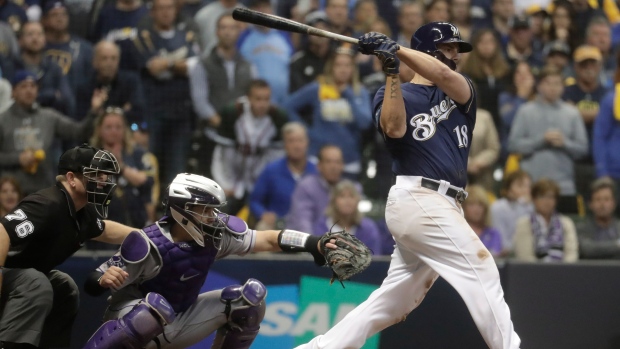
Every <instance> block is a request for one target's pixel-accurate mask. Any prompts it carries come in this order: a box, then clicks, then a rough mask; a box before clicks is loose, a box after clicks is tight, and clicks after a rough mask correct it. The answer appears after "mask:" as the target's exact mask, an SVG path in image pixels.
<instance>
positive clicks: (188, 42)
mask: <svg viewBox="0 0 620 349" xmlns="http://www.w3.org/2000/svg"><path fill="white" fill-rule="evenodd" d="M176 11H177V8H176V5H175V3H174V0H155V1H153V7H152V8H151V12H150V16H151V17H152V18H153V25H152V27H150V28H148V29H146V28H145V29H144V30H142V31H141V32H140V37H139V38H138V40H134V48H133V50H134V55H135V57H136V58H137V59H138V61H139V62H140V63H139V65H140V66H141V67H142V69H141V72H142V82H143V86H144V96H145V98H146V100H148V101H149V103H147V104H146V115H147V122H148V125H149V139H150V143H151V144H150V147H149V150H150V151H151V152H153V155H155V157H157V159H158V160H159V164H160V167H159V169H160V175H161V178H160V179H161V181H162V182H163V183H169V182H170V181H172V179H173V178H174V176H176V174H177V173H181V172H183V171H185V167H186V162H187V156H188V152H189V142H188V140H189V139H190V137H191V134H192V126H193V123H194V114H193V113H192V102H191V97H190V89H189V79H188V77H187V59H188V58H189V57H191V56H193V55H194V52H193V50H192V46H193V44H194V42H193V41H192V40H193V38H192V36H191V35H187V34H188V33H187V31H186V30H179V29H178V28H176V27H175V25H174V20H175V18H176Z"/></svg>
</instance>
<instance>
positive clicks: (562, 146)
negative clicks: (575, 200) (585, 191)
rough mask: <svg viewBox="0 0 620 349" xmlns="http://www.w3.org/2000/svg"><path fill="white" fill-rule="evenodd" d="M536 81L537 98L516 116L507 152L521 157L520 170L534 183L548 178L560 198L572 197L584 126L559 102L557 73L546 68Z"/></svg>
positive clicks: (582, 151) (571, 109)
mask: <svg viewBox="0 0 620 349" xmlns="http://www.w3.org/2000/svg"><path fill="white" fill-rule="evenodd" d="M539 79H540V80H539V82H538V85H537V87H538V92H539V96H538V97H537V98H536V100H534V101H531V102H528V103H526V104H525V105H523V106H522V107H521V108H519V111H518V112H517V116H516V117H515V120H514V123H513V125H512V128H511V130H510V136H509V138H508V150H509V151H510V152H511V153H517V154H520V155H521V156H522V159H521V167H522V168H523V169H524V170H525V171H527V172H528V173H529V174H530V175H531V176H532V179H533V180H534V181H538V180H539V179H541V178H543V177H546V178H550V179H552V180H554V181H555V182H557V183H558V185H559V186H560V188H561V189H560V191H561V193H562V195H575V194H576V188H575V172H574V161H575V160H576V159H579V158H582V157H583V156H585V155H587V153H588V136H587V134H586V130H585V126H584V124H583V120H582V119H581V115H579V110H577V108H576V107H575V106H573V105H570V104H568V103H566V102H564V101H562V100H561V99H560V97H561V96H562V93H563V92H564V86H563V83H562V75H561V73H560V72H559V71H558V70H556V69H555V68H552V67H546V68H545V69H543V70H542V72H541V74H540V77H539Z"/></svg>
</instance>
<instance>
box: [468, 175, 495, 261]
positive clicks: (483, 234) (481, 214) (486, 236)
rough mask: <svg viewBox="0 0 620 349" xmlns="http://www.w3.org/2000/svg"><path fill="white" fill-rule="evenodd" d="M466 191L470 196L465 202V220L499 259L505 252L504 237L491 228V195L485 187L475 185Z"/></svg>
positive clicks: (469, 186)
mask: <svg viewBox="0 0 620 349" xmlns="http://www.w3.org/2000/svg"><path fill="white" fill-rule="evenodd" d="M466 190H467V193H468V194H469V195H467V199H466V200H465V201H464V202H463V213H464V215H465V220H466V221H467V223H469V226H470V227H471V229H472V230H473V231H474V232H475V233H476V235H478V237H479V238H480V241H482V243H483V244H484V246H485V247H486V248H487V249H488V250H489V252H491V254H492V255H493V257H499V256H500V254H501V253H502V251H503V249H502V236H501V235H500V233H499V231H498V230H497V229H495V228H493V227H491V219H490V217H491V215H490V214H489V194H488V193H487V192H486V190H484V188H483V187H481V186H479V185H475V184H474V185H468V186H467V189H466Z"/></svg>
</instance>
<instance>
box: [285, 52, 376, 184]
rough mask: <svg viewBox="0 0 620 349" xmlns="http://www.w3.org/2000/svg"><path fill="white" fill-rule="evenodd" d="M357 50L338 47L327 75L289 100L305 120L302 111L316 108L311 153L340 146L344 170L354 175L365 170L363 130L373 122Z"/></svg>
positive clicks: (294, 114) (294, 112) (290, 108)
mask: <svg viewBox="0 0 620 349" xmlns="http://www.w3.org/2000/svg"><path fill="white" fill-rule="evenodd" d="M354 54H355V53H354V52H353V51H352V50H351V49H350V48H349V47H340V48H338V49H336V51H335V52H334V54H333V55H332V56H331V57H330V58H329V59H328V60H327V62H326V63H325V70H324V73H323V75H321V76H319V78H318V79H317V81H315V82H312V83H310V84H308V85H306V86H304V87H302V88H301V89H299V90H297V91H296V92H295V93H293V94H292V95H291V96H290V97H289V100H288V102H287V103H286V104H285V107H286V109H287V110H288V111H289V115H290V118H291V120H292V121H300V122H304V120H302V119H301V118H300V117H299V113H300V112H301V111H303V110H308V109H310V110H312V114H311V115H312V123H311V125H308V134H309V136H310V148H309V151H308V154H309V155H310V156H314V157H315V156H316V155H317V153H318V150H319V149H320V148H321V147H322V146H323V145H325V144H334V145H336V146H338V147H339V148H340V149H342V153H343V156H344V161H345V169H344V172H345V174H346V175H348V176H350V177H351V178H356V177H357V175H358V174H359V173H360V171H361V150H360V149H361V134H362V133H363V131H364V130H366V129H367V128H368V127H370V124H371V122H372V117H371V112H370V110H371V107H370V96H369V94H368V91H367V90H366V88H364V87H363V86H362V84H361V83H360V80H359V74H358V70H357V67H356V65H355V61H354Z"/></svg>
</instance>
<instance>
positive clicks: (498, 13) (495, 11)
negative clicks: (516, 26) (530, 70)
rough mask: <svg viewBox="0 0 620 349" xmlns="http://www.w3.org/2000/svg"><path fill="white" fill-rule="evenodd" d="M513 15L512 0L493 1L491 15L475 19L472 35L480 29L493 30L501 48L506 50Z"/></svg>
mask: <svg viewBox="0 0 620 349" xmlns="http://www.w3.org/2000/svg"><path fill="white" fill-rule="evenodd" d="M514 15H515V6H514V1H513V0H493V3H492V5H491V15H490V16H489V17H485V18H482V19H477V20H476V21H475V23H474V28H473V29H472V33H475V32H476V31H478V30H479V29H482V28H491V29H494V30H495V31H496V32H497V33H498V34H499V36H500V39H501V42H502V48H503V49H506V45H507V43H508V36H509V33H510V29H511V27H510V25H511V23H510V22H511V19H512V18H513V17H514Z"/></svg>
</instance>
